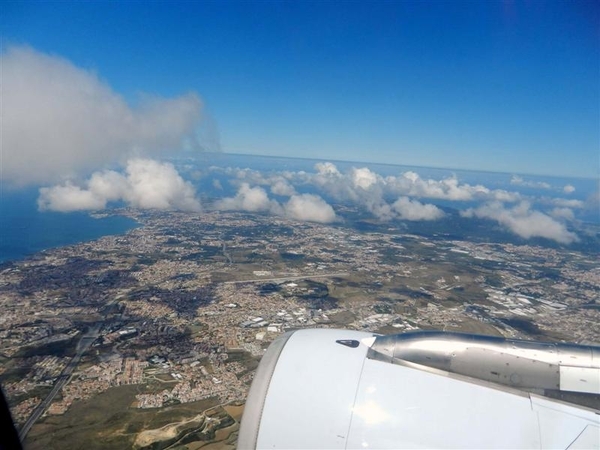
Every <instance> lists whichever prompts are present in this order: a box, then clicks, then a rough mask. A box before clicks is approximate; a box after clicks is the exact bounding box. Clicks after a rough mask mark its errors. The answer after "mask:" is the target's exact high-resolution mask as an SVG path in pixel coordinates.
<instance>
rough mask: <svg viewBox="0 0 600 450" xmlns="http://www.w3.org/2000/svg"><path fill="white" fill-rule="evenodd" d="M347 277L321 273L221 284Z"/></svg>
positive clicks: (340, 273)
mask: <svg viewBox="0 0 600 450" xmlns="http://www.w3.org/2000/svg"><path fill="white" fill-rule="evenodd" d="M347 276H348V272H337V273H322V274H316V275H297V276H292V277H277V278H254V279H251V280H236V281H224V282H223V284H240V283H279V282H282V281H293V280H310V279H312V278H332V277H347Z"/></svg>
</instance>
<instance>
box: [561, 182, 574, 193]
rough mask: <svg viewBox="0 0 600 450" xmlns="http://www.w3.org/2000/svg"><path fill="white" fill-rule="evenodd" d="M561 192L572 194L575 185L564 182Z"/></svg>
mask: <svg viewBox="0 0 600 450" xmlns="http://www.w3.org/2000/svg"><path fill="white" fill-rule="evenodd" d="M563 192H564V193H565V194H572V193H573V192H575V186H573V185H570V184H566V185H565V187H563Z"/></svg>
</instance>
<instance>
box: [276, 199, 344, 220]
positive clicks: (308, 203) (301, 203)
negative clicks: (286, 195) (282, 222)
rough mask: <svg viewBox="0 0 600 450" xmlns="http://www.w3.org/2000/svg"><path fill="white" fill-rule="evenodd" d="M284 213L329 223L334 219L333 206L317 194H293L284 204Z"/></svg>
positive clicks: (298, 218) (294, 217)
mask: <svg viewBox="0 0 600 450" xmlns="http://www.w3.org/2000/svg"><path fill="white" fill-rule="evenodd" d="M284 211H285V215H286V216H287V217H290V218H292V219H296V220H306V221H309V222H320V223H331V222H334V221H335V220H336V215H335V211H334V210H333V208H332V207H331V206H330V205H329V204H328V203H327V202H326V201H325V200H323V199H322V198H321V197H319V196H318V195H312V194H301V195H293V196H292V197H291V198H290V199H289V200H288V202H287V203H286V204H285V205H284Z"/></svg>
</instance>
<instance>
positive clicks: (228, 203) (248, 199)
mask: <svg viewBox="0 0 600 450" xmlns="http://www.w3.org/2000/svg"><path fill="white" fill-rule="evenodd" d="M214 207H215V208H216V209H220V210H224V211H248V212H271V213H280V212H281V206H280V205H279V203H277V201H275V200H271V199H269V195H268V194H267V192H266V191H265V190H264V189H263V188H262V187H260V186H255V187H250V185H249V184H248V183H242V184H241V186H240V187H239V189H238V191H237V194H236V195H235V197H226V198H223V199H221V200H218V201H216V202H215V204H214Z"/></svg>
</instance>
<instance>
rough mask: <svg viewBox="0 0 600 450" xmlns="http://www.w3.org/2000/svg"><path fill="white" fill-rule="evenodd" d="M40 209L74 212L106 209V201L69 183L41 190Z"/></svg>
mask: <svg viewBox="0 0 600 450" xmlns="http://www.w3.org/2000/svg"><path fill="white" fill-rule="evenodd" d="M38 207H39V209H40V210H42V211H58V212H72V211H83V210H98V209H104V208H106V199H104V198H102V197H98V196H96V195H95V194H94V193H93V192H92V191H90V190H87V189H82V188H80V187H79V186H75V185H73V184H72V183H71V182H69V181H67V182H66V183H65V184H64V185H63V186H54V187H51V188H41V189H40V197H39V198H38Z"/></svg>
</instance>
